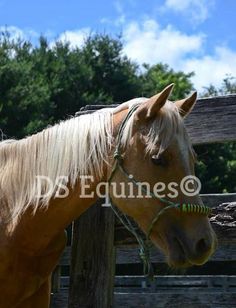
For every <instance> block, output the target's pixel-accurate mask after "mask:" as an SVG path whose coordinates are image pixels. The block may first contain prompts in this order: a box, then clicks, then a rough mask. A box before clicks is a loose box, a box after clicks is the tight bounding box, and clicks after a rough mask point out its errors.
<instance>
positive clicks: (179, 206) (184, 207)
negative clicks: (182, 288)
mask: <svg viewBox="0 0 236 308" xmlns="http://www.w3.org/2000/svg"><path fill="white" fill-rule="evenodd" d="M138 107H139V105H134V106H132V107H131V108H130V110H129V111H128V113H127V115H126V117H125V118H124V120H123V121H122V123H121V125H120V127H119V130H118V134H117V140H116V147H115V151H114V155H113V158H114V164H113V167H112V171H111V174H110V177H109V178H108V184H109V186H110V184H111V180H112V178H113V176H114V174H115V172H116V171H118V170H119V171H120V172H121V173H122V174H123V175H124V176H125V178H126V179H127V180H128V181H129V182H132V183H133V184H134V185H136V186H137V187H140V182H139V181H137V180H136V179H134V178H133V176H131V175H130V174H129V173H128V172H127V171H126V170H125V169H124V167H123V157H122V155H121V151H120V147H121V139H122V135H123V132H124V129H125V126H126V124H127V122H128V121H129V119H130V118H131V116H132V115H133V113H134V112H135V111H136V110H137V108H138ZM141 189H142V191H143V192H144V193H146V195H150V196H151V198H154V199H157V200H159V201H161V203H163V204H165V205H166V206H165V207H163V208H162V209H161V210H160V211H159V212H158V213H157V215H156V216H155V217H154V218H153V219H152V221H151V223H150V226H149V228H148V231H147V240H146V241H144V240H143V239H142V237H141V236H140V234H139V233H138V232H137V231H136V228H134V226H133V224H132V221H131V220H130V218H129V217H128V216H127V215H126V214H123V213H121V212H120V210H119V209H118V208H117V207H116V206H115V205H114V204H112V202H110V203H111V208H112V210H113V211H114V213H115V215H116V216H117V217H118V218H119V220H120V221H121V222H122V223H123V224H124V226H125V227H126V228H127V229H128V230H129V231H130V232H131V233H132V234H133V235H134V236H135V237H136V239H137V241H138V243H139V245H140V257H141V259H142V261H143V263H144V273H147V274H148V275H149V276H150V275H151V276H152V273H150V272H151V263H150V260H149V257H150V256H149V248H148V247H149V245H147V242H148V240H149V239H150V235H151V233H152V231H153V228H154V226H155V225H156V223H157V222H158V220H159V219H160V217H161V216H163V214H164V213H165V212H166V211H168V210H169V209H176V210H178V211H180V212H181V213H184V214H189V213H198V214H201V215H206V216H208V215H209V214H210V212H211V208H209V207H208V206H205V205H196V204H190V203H188V204H186V203H174V202H172V201H170V200H167V199H165V198H161V197H159V196H157V195H155V194H154V193H153V192H150V191H147V190H146V189H145V188H144V187H143V186H141ZM109 199H110V201H111V196H110V193H109Z"/></svg>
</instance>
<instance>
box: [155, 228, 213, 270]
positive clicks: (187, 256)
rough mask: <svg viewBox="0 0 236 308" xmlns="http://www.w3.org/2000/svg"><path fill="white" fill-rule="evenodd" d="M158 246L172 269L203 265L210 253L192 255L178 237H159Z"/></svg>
mask: <svg viewBox="0 0 236 308" xmlns="http://www.w3.org/2000/svg"><path fill="white" fill-rule="evenodd" d="M158 246H159V247H160V248H161V250H162V251H163V252H164V254H165V255H166V257H167V259H166V260H167V263H168V265H169V266H170V267H172V268H187V267H191V266H194V265H203V264H204V263H206V262H207V261H208V259H209V256H210V255H211V254H212V253H209V252H208V253H204V254H197V255H193V253H191V250H190V249H189V247H188V246H187V245H186V244H184V243H183V242H182V241H181V240H180V239H179V238H178V237H174V238H172V239H168V240H167V239H165V240H164V238H161V237H160V234H159V241H158Z"/></svg>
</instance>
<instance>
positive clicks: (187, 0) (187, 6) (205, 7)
mask: <svg viewBox="0 0 236 308" xmlns="http://www.w3.org/2000/svg"><path fill="white" fill-rule="evenodd" d="M214 2H215V0H166V1H165V5H164V9H171V10H173V11H175V12H177V13H182V14H184V15H185V16H187V17H189V19H191V20H192V21H193V23H201V22H203V21H205V20H206V19H207V18H208V17H209V14H210V9H211V8H212V6H213V5H214Z"/></svg>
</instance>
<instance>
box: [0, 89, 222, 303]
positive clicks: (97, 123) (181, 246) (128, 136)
mask: <svg viewBox="0 0 236 308" xmlns="http://www.w3.org/2000/svg"><path fill="white" fill-rule="evenodd" d="M172 87H173V85H170V86H169V87H167V88H165V89H164V90H163V91H162V92H161V93H159V94H157V95H155V96H153V97H151V98H150V99H146V98H141V99H134V100H132V101H129V102H127V103H124V104H122V105H120V106H119V107H117V108H115V109H104V110H101V111H98V112H95V113H93V114H91V115H83V116H80V117H75V118H72V119H69V120H67V121H65V122H61V123H59V124H58V125H55V126H53V127H49V128H47V129H45V130H44V131H42V132H41V133H38V134H36V135H33V136H31V137H27V138H25V139H22V140H19V141H16V140H6V141H2V142H1V143H0V196H1V199H0V215H1V216H0V219H1V220H0V223H1V224H0V285H1V292H0V307H1V308H14V307H17V308H29V307H34V308H46V307H48V306H49V301H50V278H51V273H52V271H53V269H54V268H55V266H56V264H57V262H58V260H59V257H60V254H61V252H62V251H63V249H64V247H65V243H66V237H65V233H64V231H63V230H64V229H65V227H66V226H67V225H68V224H70V223H71V222H72V221H73V220H74V219H76V218H78V217H79V216H80V215H81V214H82V213H83V212H84V211H86V210H87V209H88V208H89V207H90V206H91V205H92V204H94V203H95V201H96V199H97V194H93V193H94V192H95V191H96V187H97V185H98V184H99V183H101V182H102V181H104V182H107V181H108V179H110V180H111V172H112V182H113V183H117V184H120V183H121V182H124V183H125V185H128V184H130V183H129V179H128V178H127V177H125V176H124V174H123V173H122V172H121V169H120V168H118V169H116V170H114V168H113V155H114V150H115V147H116V144H117V139H116V137H117V134H118V131H119V127H120V126H121V125H122V123H124V122H123V121H124V119H125V120H126V121H125V125H123V126H124V127H123V129H122V131H121V132H120V135H119V151H120V153H119V155H121V156H122V166H123V168H124V169H125V170H127V172H129V174H132V175H133V176H134V178H135V179H138V180H139V181H145V182H148V183H150V185H151V187H153V186H154V185H155V183H157V182H160V181H161V182H162V183H164V184H166V188H165V190H164V191H162V194H163V193H165V194H166V196H167V197H166V199H165V200H166V201H168V200H170V197H168V189H167V187H168V183H170V182H175V183H176V185H178V184H179V183H180V182H181V180H182V178H184V177H185V176H187V175H192V174H194V154H193V150H192V148H191V145H190V143H189V140H188V137H187V133H186V130H185V128H184V125H183V117H184V116H186V115H187V114H188V113H189V111H190V110H191V109H192V107H193V105H194V103H195V100H196V93H194V94H193V95H192V96H190V97H188V98H186V99H183V100H181V101H177V102H175V103H173V102H170V101H168V97H169V94H170V92H171V89H172ZM133 106H136V108H135V109H133V112H132V113H129V117H128V118H127V114H128V111H129V110H130V108H132V107H133ZM120 159H121V157H119V161H120ZM112 168H113V169H112ZM84 175H86V176H91V175H92V176H93V180H91V181H89V180H88V179H86V181H87V182H86V189H87V194H90V197H89V198H88V197H87V198H85V197H83V195H81V192H82V190H84V187H82V184H81V182H82V176H84ZM39 176H40V179H41V181H38V179H39ZM42 176H43V181H42ZM59 177H63V183H64V184H63V185H64V186H60V189H58V181H57V179H58V178H59ZM45 178H47V179H49V180H50V181H49V180H45ZM36 182H37V183H39V182H40V183H41V185H39V184H37V185H36V184H35V183H36ZM110 182H111V181H110ZM52 183H53V184H52ZM88 184H89V185H88ZM39 187H40V189H39ZM36 188H37V189H36ZM66 189H67V194H65V191H66ZM58 191H59V192H58ZM136 193H137V188H136V187H134V195H135V194H136ZM110 196H111V197H112V199H113V200H114V201H115V204H116V206H117V207H118V208H119V209H120V210H121V211H122V212H124V213H126V214H127V215H129V216H131V217H132V218H134V220H135V221H136V222H137V223H138V224H139V226H140V227H141V229H142V230H143V231H144V232H145V233H146V234H147V233H148V230H150V225H151V224H152V230H151V233H150V239H151V240H152V242H153V243H154V244H155V245H156V246H158V247H159V248H161V249H162V250H163V252H164V253H165V255H166V256H167V261H168V263H169V264H170V265H171V266H174V267H186V266H190V265H194V264H195V265H200V264H203V263H204V262H206V261H207V260H208V258H209V256H210V255H211V254H212V253H213V252H214V250H215V245H216V237H215V234H214V232H213V230H212V228H211V226H210V223H209V220H208V218H207V215H202V213H199V212H193V211H191V212H184V211H183V208H182V210H180V208H177V207H176V208H173V209H170V210H167V211H165V213H163V215H161V217H159V220H158V221H157V223H155V224H153V219H154V218H155V217H157V215H158V213H160V211H161V210H162V209H163V207H166V204H165V203H163V202H162V199H161V198H155V199H154V198H118V197H117V196H116V195H115V193H113V192H112V191H110ZM63 197H64V198H63ZM163 200H164V199H163ZM171 202H174V203H175V204H183V203H185V204H195V205H196V207H197V208H199V207H200V206H201V208H203V209H204V207H203V205H202V201H201V199H200V197H199V195H195V196H191V197H190V196H186V195H185V194H184V193H183V192H181V191H180V189H178V194H177V195H176V196H175V197H174V198H172V200H171Z"/></svg>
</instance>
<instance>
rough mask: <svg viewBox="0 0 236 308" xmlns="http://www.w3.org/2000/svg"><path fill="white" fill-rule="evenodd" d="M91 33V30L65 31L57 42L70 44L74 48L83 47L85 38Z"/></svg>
mask: <svg viewBox="0 0 236 308" xmlns="http://www.w3.org/2000/svg"><path fill="white" fill-rule="evenodd" d="M90 33H91V30H90V29H89V28H83V29H78V30H73V31H65V32H63V33H62V34H61V35H60V36H59V37H58V39H57V40H59V41H62V42H69V43H70V46H71V47H72V48H75V47H81V46H82V45H83V44H84V40H85V38H86V37H87V36H89V34H90Z"/></svg>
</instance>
